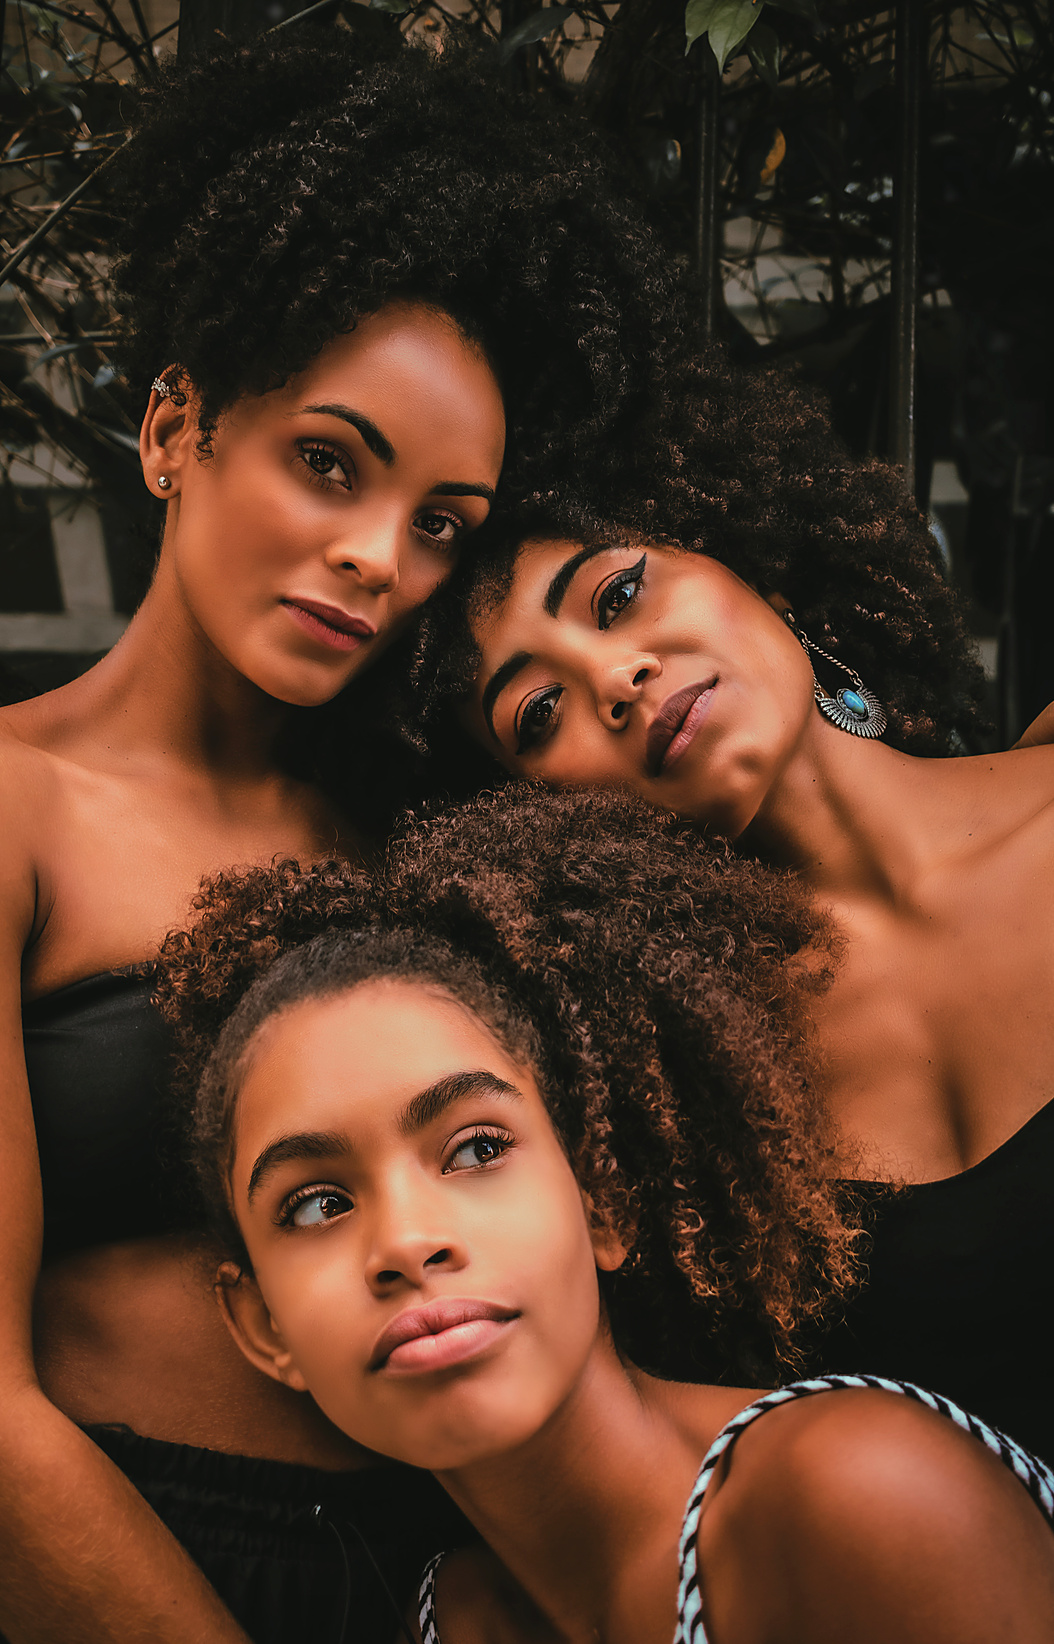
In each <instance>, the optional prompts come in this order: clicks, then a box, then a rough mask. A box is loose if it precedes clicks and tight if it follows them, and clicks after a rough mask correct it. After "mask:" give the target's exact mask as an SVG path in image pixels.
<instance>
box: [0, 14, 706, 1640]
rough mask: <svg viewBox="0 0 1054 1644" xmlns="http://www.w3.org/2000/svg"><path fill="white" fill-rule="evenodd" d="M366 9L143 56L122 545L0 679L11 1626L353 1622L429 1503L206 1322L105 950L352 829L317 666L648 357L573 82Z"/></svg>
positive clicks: (3, 1474)
mask: <svg viewBox="0 0 1054 1644" xmlns="http://www.w3.org/2000/svg"><path fill="white" fill-rule="evenodd" d="M399 38H400V41H401V37H399ZM361 40H362V35H361V31H355V32H352V31H351V29H350V28H344V27H343V26H340V27H337V26H334V27H332V28H329V29H326V30H322V31H320V32H315V29H314V26H313V25H311V24H310V23H308V24H304V25H301V24H299V23H298V24H297V27H296V29H288V30H283V31H281V32H280V33H279V34H276V35H272V36H271V37H270V38H263V39H261V40H258V41H256V42H255V43H253V44H251V45H249V46H245V47H235V46H227V47H222V48H220V49H217V51H216V52H215V53H214V54H213V55H211V56H207V57H204V58H201V59H199V60H196V61H195V60H193V59H192V60H191V61H189V62H180V63H178V64H175V63H168V64H162V65H161V67H160V68H159V70H158V73H157V75H156V78H152V79H151V82H150V84H149V85H147V86H144V87H143V88H141V90H140V92H139V95H138V101H137V103H136V105H135V107H134V109H133V110H132V111H131V121H132V142H131V143H130V144H129V146H128V147H127V148H126V149H125V150H123V151H122V155H121V159H120V162H119V171H120V183H119V193H118V197H117V198H118V216H119V219H120V221H119V228H118V233H117V243H116V248H115V249H116V259H115V263H114V279H115V282H116V291H117V298H118V309H119V313H120V326H121V331H122V341H123V361H124V369H125V372H126V376H127V379H128V383H129V386H130V389H131V390H132V391H133V392H134V393H135V394H137V395H138V396H139V397H140V399H141V403H142V404H143V406H144V407H145V415H144V419H143V425H142V438H141V454H142V467H143V476H144V480H145V483H146V485H147V487H148V489H149V490H150V492H151V493H152V495H153V496H154V497H155V498H156V499H157V503H158V507H159V509H160V508H161V507H162V506H163V507H164V512H165V521H164V532H163V538H162V541H161V546H160V551H159V555H158V562H157V567H156V571H155V574H154V578H153V581H152V584H151V586H150V589H149V592H148V593H147V595H146V598H145V599H144V601H143V604H142V606H141V607H140V609H139V611H138V612H137V613H136V615H135V617H134V618H133V620H132V622H131V624H130V626H129V628H128V630H127V632H126V634H125V635H124V637H123V638H122V639H121V641H120V642H119V644H118V645H117V646H116V647H115V649H114V650H113V651H112V652H111V653H110V654H109V655H108V656H107V657H105V658H104V659H103V660H102V661H101V662H99V663H98V664H97V665H96V666H95V667H94V668H93V669H91V670H90V671H89V672H88V673H87V674H86V675H85V676H84V677H83V678H81V679H78V680H76V681H74V682H73V683H72V684H70V685H68V686H65V687H63V688H62V689H61V690H59V691H56V692H52V693H50V694H48V695H45V696H43V697H40V698H37V699H35V700H33V701H29V702H25V703H20V704H17V705H14V706H11V707H7V708H5V709H4V710H3V711H2V713H0V830H2V833H3V838H4V851H3V864H2V866H0V1000H2V1002H3V1005H2V1008H3V1011H4V1024H5V1025H4V1027H3V1031H2V1033H0V1087H2V1089H3V1091H4V1099H3V1103H2V1104H0V1139H2V1145H3V1148H4V1158H5V1162H6V1174H5V1181H6V1192H5V1195H4V1207H3V1214H2V1225H0V1250H2V1260H0V1270H2V1272H3V1275H4V1277H3V1282H2V1284H0V1339H2V1340H3V1343H4V1349H5V1351H4V1353H3V1354H2V1355H0V1364H2V1366H3V1369H2V1372H0V1478H2V1487H0V1541H2V1543H3V1545H4V1548H5V1557H4V1559H3V1560H2V1561H0V1564H2V1568H0V1634H2V1635H4V1636H5V1637H8V1638H10V1639H11V1640H12V1641H14V1640H17V1641H18V1644H53V1641H54V1640H56V1639H59V1638H62V1639H64V1640H68V1641H69V1644H76V1641H82V1644H87V1641H89V1640H90V1641H91V1644H101V1641H104V1640H112V1641H113V1644H129V1641H130V1640H144V1641H145V1640H149V1641H150V1644H191V1641H195V1644H197V1641H199V1640H203V1639H206V1638H207V1639H208V1640H209V1641H210V1644H238V1641H241V1644H244V1641H245V1638H246V1636H247V1635H248V1636H251V1637H252V1638H253V1639H255V1640H256V1641H257V1644H265V1641H269V1640H272V1639H273V1640H279V1639H281V1640H283V1641H286V1640H289V1639H290V1638H296V1637H299V1636H302V1634H303V1624H304V1616H305V1614H306V1613H307V1610H308V1609H310V1612H311V1614H312V1615H313V1616H314V1618H315V1621H314V1623H313V1625H316V1626H317V1627H318V1629H320V1632H319V1636H320V1637H321V1636H324V1635H325V1629H326V1628H327V1627H328V1628H329V1636H335V1632H336V1628H337V1625H338V1623H339V1620H340V1615H341V1614H342V1613H343V1607H344V1606H345V1604H347V1605H348V1606H349V1607H350V1613H352V1614H353V1615H354V1618H355V1621H354V1627H355V1636H356V1638H357V1639H358V1640H361V1644H374V1641H377V1644H380V1641H381V1640H385V1641H386V1640H387V1638H388V1635H389V1621H388V1617H387V1614H386V1612H385V1610H384V1608H383V1606H384V1605H385V1604H386V1602H387V1601H386V1600H385V1597H384V1592H383V1588H382V1586H381V1585H380V1581H379V1578H378V1575H377V1572H376V1570H375V1569H374V1562H375V1563H376V1565H377V1566H378V1567H379V1569H380V1571H381V1573H382V1574H383V1575H384V1577H385V1579H387V1580H388V1581H389V1582H392V1583H394V1584H395V1585H396V1586H398V1585H399V1584H400V1583H401V1582H402V1581H403V1580H404V1579H405V1578H406V1576H407V1574H408V1572H409V1571H410V1570H411V1569H412V1568H413V1567H414V1566H415V1565H416V1563H417V1562H418V1559H419V1556H420V1554H421V1553H422V1552H423V1551H424V1550H426V1548H427V1546H428V1544H429V1542H430V1541H431V1540H434V1539H435V1537H436V1536H438V1535H439V1534H440V1533H441V1529H442V1523H443V1521H444V1515H446V1517H449V1512H448V1509H447V1507H446V1504H445V1502H444V1500H443V1499H442V1498H441V1497H440V1496H439V1493H438V1491H436V1490H434V1489H432V1488H431V1487H430V1485H429V1484H428V1481H424V1482H423V1483H422V1482H421V1481H420V1480H415V1479H414V1478H413V1477H412V1476H409V1475H404V1474H401V1473H397V1472H395V1471H393V1470H392V1469H390V1468H381V1469H374V1468H367V1467H366V1466H365V1465H364V1464H365V1463H366V1462H367V1461H368V1460H369V1458H368V1457H366V1456H365V1455H364V1453H363V1452H362V1450H361V1449H360V1448H359V1447H357V1446H355V1445H352V1444H350V1443H349V1442H348V1440H347V1439H346V1438H345V1437H344V1435H342V1434H340V1433H338V1432H336V1431H335V1430H334V1429H333V1428H332V1426H331V1424H330V1423H328V1422H327V1421H326V1420H325V1418H324V1417H323V1416H322V1415H321V1414H320V1413H319V1412H318V1411H317V1410H316V1409H314V1407H313V1406H311V1405H310V1403H309V1402H308V1401H305V1400H302V1399H297V1398H293V1397H291V1396H289V1395H287V1394H285V1393H284V1392H283V1390H282V1389H280V1388H278V1387H277V1386H276V1385H275V1384H274V1383H273V1382H271V1381H269V1380H268V1379H267V1378H265V1377H264V1376H261V1375H259V1374H258V1373H256V1372H254V1371H252V1370H251V1368H250V1367H249V1366H248V1365H247V1364H246V1362H245V1360H244V1359H243V1358H242V1357H241V1355H240V1354H238V1353H237V1352H236V1350H235V1349H234V1348H233V1345H232V1344H231V1342H230V1340H229V1338H228V1336H227V1334H226V1332H225V1331H224V1330H222V1328H220V1329H218V1328H217V1326H216V1315H215V1309H214V1307H213V1305H212V1302H211V1299H210V1297H209V1295H208V1287H207V1284H205V1283H203V1282H202V1281H201V1277H200V1267H199V1264H198V1263H197V1260H196V1254H195V1252H196V1241H197V1238H198V1233H197V1230H196V1228H195V1224H194V1220H193V1216H192V1214H191V1213H190V1211H189V1209H188V1207H187V1206H186V1205H185V1204H183V1203H182V1202H181V1201H180V1199H179V1196H178V1194H177V1192H176V1191H175V1189H174V1186H173V1182H172V1180H171V1179H170V1174H169V1173H168V1172H167V1171H166V1168H165V1161H164V1154H165V1147H166V1122H165V1106H164V1082H165V1072H164V1068H165V1063H164V1051H165V1047H164V1044H163V1042H162V1035H161V1029H160V1025H159V1023H158V1022H157V1019H156V1015H155V1013H154V1012H153V1009H152V1006H151V1002H150V995H151V982H150V979H149V976H148V975H144V974H143V973H141V972H140V971H139V970H138V969H137V967H138V966H139V965H140V964H141V963H142V962H144V961H145V962H147V963H149V961H150V960H151V959H152V957H153V955H154V952H155V950H156V947H157V944H158V941H159V940H160V938H161V937H162V936H163V934H164V932H165V931H166V930H167V929H169V928H171V927H172V926H174V925H176V924H178V923H180V922H181V920H182V918H183V916H184V913H185V909H186V906H187V904H188V902H189V899H190V896H191V894H192V892H193V891H194V889H195V888H196V886H197V884H198V883H199V881H200V879H201V877H202V875H203V874H204V873H206V872H212V871H215V870H216V869H218V868H221V867H224V866H227V865H229V864H231V863H234V862H237V863H243V864H244V863H252V862H268V861H270V860H271V859H272V858H273V857H274V856H276V855H279V856H288V855H295V856H296V857H298V858H299V859H301V860H303V861H305V862H308V861H311V860H313V859H315V858H316V857H319V856H327V855H330V854H332V853H333V851H334V850H337V851H344V852H347V853H350V854H353V855H354V854H355V853H356V852H357V851H358V850H359V849H360V848H361V841H362V836H363V832H364V826H363V821H362V814H363V807H362V806H361V804H360V794H359V792H358V791H357V790H358V788H359V786H360V780H361V779H360V776H359V773H358V772H356V771H355V770H353V771H351V772H350V773H349V772H348V771H347V769H346V766H347V760H346V756H345V747H346V736H347V724H346V717H345V716H346V712H347V710H346V709H345V708H344V706H343V704H344V700H345V687H346V686H347V685H348V683H349V681H351V680H352V679H353V678H357V677H358V675H359V674H360V673H361V672H362V670H363V669H365V668H367V667H369V666H370V665H371V664H372V662H373V659H374V658H375V657H376V656H377V655H379V654H380V653H381V652H383V651H384V649H385V648H386V647H387V646H389V645H390V644H391V643H392V641H393V640H395V639H397V637H398V635H399V632H400V630H401V629H402V628H403V627H404V626H405V625H406V624H407V622H408V621H409V619H410V617H411V616H412V613H413V612H414V610H415V608H416V607H417V606H418V605H419V604H420V603H421V602H422V601H423V600H424V599H425V597H426V596H427V595H428V594H429V593H431V592H432V590H433V589H434V588H435V587H436V586H437V585H438V584H439V583H440V582H441V581H442V580H443V579H444V577H446V575H447V574H448V573H449V571H450V569H451V567H452V566H453V564H454V562H455V560H456V558H457V556H458V553H459V552H460V550H461V547H462V545H463V543H464V542H465V541H467V539H468V538H469V536H470V535H471V533H472V532H473V531H474V530H475V529H477V528H478V527H479V526H480V525H481V524H482V522H483V521H484V519H485V518H486V516H487V513H488V510H489V508H490V506H491V504H492V501H493V500H494V497H495V494H496V491H497V488H498V485H499V480H500V478H501V475H502V472H503V470H504V471H505V472H506V473H507V474H508V475H509V476H510V477H511V479H512V480H513V481H514V483H515V484H516V485H518V486H522V485H525V484H530V483H537V482H538V481H537V478H535V480H534V481H532V480H531V476H532V475H535V476H537V474H538V473H539V472H540V469H539V465H540V464H542V463H544V464H545V468H546V471H548V470H549V469H555V470H556V471H557V472H568V471H571V469H572V468H573V467H574V466H575V465H577V464H579V463H581V464H584V465H590V464H591V463H592V462H593V461H594V460H597V461H602V460H603V452H604V450H605V449H606V446H607V444H608V443H609V442H610V441H611V440H612V439H613V438H614V437H615V435H616V432H617V431H619V430H621V429H622V428H623V427H628V426H629V425H630V424H631V423H632V421H633V420H634V418H635V417H636V416H637V415H638V414H639V410H640V406H641V405H642V403H643V402H644V401H645V400H646V399H647V398H648V397H650V396H651V394H652V393H654V392H655V391H656V389H657V387H658V385H659V384H660V383H661V381H662V380H663V377H664V374H665V373H666V372H667V370H668V369H669V362H670V359H671V356H672V349H673V345H672V344H671V347H669V348H667V347H664V346H663V345H662V343H661V339H660V337H659V336H658V334H657V332H658V324H657V321H656V319H655V316H660V315H661V316H662V317H663V323H664V324H665V323H666V322H667V320H668V317H669V314H670V312H671V304H673V307H674V309H675V308H676V301H675V298H674V297H673V296H672V294H671V282H670V276H669V275H668V273H667V271H666V262H665V258H664V257H663V255H662V254H661V252H660V250H659V249H658V247H657V246H655V245H653V243H652V241H651V239H650V238H649V234H648V232H647V230H646V228H645V226H644V225H643V223H642V221H641V220H640V219H639V218H638V216H637V215H636V214H635V212H634V209H633V207H632V205H631V204H630V203H628V196H627V194H626V190H625V187H624V185H623V183H622V181H621V180H620V178H619V177H618V176H617V175H616V174H615V173H614V172H613V171H612V169H611V167H610V165H609V162H608V161H607V159H606V158H605V156H604V154H603V153H602V152H601V151H600V149H599V146H598V143H594V142H593V141H592V140H591V139H590V138H589V136H588V134H587V133H586V131H585V129H584V128H583V127H581V126H580V125H579V124H578V123H577V122H576V121H575V120H574V119H573V118H571V117H570V116H567V117H565V116H564V115H562V114H560V113H559V112H553V113H549V112H547V111H546V110H545V109H544V108H543V107H542V106H540V105H539V104H538V103H537V102H536V101H535V100H533V99H531V98H529V97H527V96H526V95H519V94H517V93H516V91H515V90H514V88H513V87H512V86H511V85H510V84H509V82H508V79H507V77H506V76H505V75H504V73H503V72H502V71H501V69H500V66H499V65H497V64H495V63H494V62H490V61H488V60H486V58H485V56H480V55H476V54H475V53H474V52H472V51H469V50H467V49H466V50H462V49H461V48H460V47H459V46H458V45H457V43H456V42H455V41H454V40H452V39H448V40H447V41H445V43H444V49H443V51H442V52H441V53H438V52H434V51H432V50H430V49H428V48H426V47H420V48H418V47H416V46H412V45H403V44H402V43H400V44H399V45H398V46H396V45H395V44H394V42H393V43H392V49H391V52H390V53H388V54H386V53H384V52H381V53H380V54H379V59H380V60H378V61H373V62H371V61H370V60H369V54H367V56H364V55H363V52H362V47H361ZM373 55H374V56H377V55H378V54H377V53H374V54H373ZM117 169H118V168H116V167H115V171H116V170H117ZM338 776H339V777H340V781H339V782H338V780H337V778H338ZM20 1014H21V1027H22V1033H21V1036H20V1035H19V1031H18V1030H19V1025H20ZM31 1319H32V1324H33V1328H32V1329H31ZM352 1501H354V1502H355V1504H356V1514H357V1517H358V1518H359V1519H360V1520H361V1521H362V1522H363V1525H364V1528H365V1532H366V1534H367V1537H368V1539H369V1543H370V1545H369V1547H368V1548H367V1547H365V1546H356V1547H353V1548H352V1549H351V1550H350V1553H349V1555H348V1556H349V1558H350V1575H349V1577H348V1580H349V1581H350V1587H348V1589H347V1591H345V1587H346V1581H345V1571H344V1553H343V1552H342V1550H341V1548H340V1546H339V1545H337V1544H336V1543H335V1540H334V1537H333V1535H332V1531H331V1528H330V1525H329V1523H328V1521H327V1520H325V1519H324V1518H322V1519H320V1518H318V1517H317V1516H315V1515H314V1512H313V1509H314V1508H315V1507H316V1506H318V1505H323V1504H327V1503H328V1504H329V1506H330V1507H331V1508H332V1509H333V1510H334V1511H337V1510H344V1509H345V1508H346V1507H347V1504H348V1503H349V1502H352ZM180 1543H182V1546H181V1545H180ZM188 1555H189V1556H188ZM206 1578H208V1579H206ZM210 1583H211V1585H210ZM217 1593H218V1594H219V1595H220V1596H217ZM378 1606H380V1608H378Z"/></svg>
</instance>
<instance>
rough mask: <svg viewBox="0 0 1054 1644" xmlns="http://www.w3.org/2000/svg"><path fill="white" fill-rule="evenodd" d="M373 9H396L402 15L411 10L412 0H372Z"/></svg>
mask: <svg viewBox="0 0 1054 1644" xmlns="http://www.w3.org/2000/svg"><path fill="white" fill-rule="evenodd" d="M370 10H371V11H394V12H397V13H398V14H399V16H402V14H403V12H404V11H409V10H410V0H370Z"/></svg>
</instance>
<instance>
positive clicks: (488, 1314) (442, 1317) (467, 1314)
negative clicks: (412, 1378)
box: [370, 1297, 518, 1374]
mask: <svg viewBox="0 0 1054 1644" xmlns="http://www.w3.org/2000/svg"><path fill="white" fill-rule="evenodd" d="M517 1317H518V1314H517V1313H516V1311H515V1309H513V1308H511V1307H499V1306H498V1305H497V1303H496V1302H487V1301H475V1300H471V1299H468V1298H460V1297H455V1298H450V1299H449V1300H446V1301H436V1302H428V1303H427V1304H426V1306H424V1307H410V1308H407V1310H406V1312H405V1313H400V1314H399V1315H398V1317H397V1318H394V1319H393V1320H392V1322H391V1324H389V1325H388V1327H387V1328H386V1329H385V1330H382V1332H381V1334H380V1336H379V1337H378V1339H377V1342H376V1343H375V1345H374V1349H373V1352H372V1353H371V1355H370V1369H371V1370H399V1371H403V1372H411V1373H412V1372H416V1373H417V1374H421V1373H422V1372H425V1371H429V1370H446V1369H448V1368H449V1366H450V1365H453V1364H462V1363H463V1362H464V1361H465V1360H466V1359H470V1358H474V1357H475V1356H476V1354H478V1353H481V1352H483V1351H484V1349H485V1348H487V1347H489V1346H490V1344H491V1343H492V1342H493V1341H495V1340H496V1339H497V1337H498V1336H500V1335H501V1334H502V1333H503V1331H504V1330H505V1328H506V1326H507V1325H509V1324H510V1323H511V1322H512V1320H513V1319H515V1318H517Z"/></svg>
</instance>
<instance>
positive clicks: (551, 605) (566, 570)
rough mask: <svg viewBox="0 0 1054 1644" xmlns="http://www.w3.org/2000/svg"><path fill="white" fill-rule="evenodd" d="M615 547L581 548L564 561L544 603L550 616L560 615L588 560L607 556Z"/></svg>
mask: <svg viewBox="0 0 1054 1644" xmlns="http://www.w3.org/2000/svg"><path fill="white" fill-rule="evenodd" d="M614 546H615V544H614V543H610V542H594V543H591V544H590V545H589V546H588V547H586V548H580V549H579V550H578V552H577V554H572V555H571V558H570V559H569V560H565V561H564V563H563V565H561V567H560V569H559V570H558V571H557V573H556V575H555V576H554V578H553V580H552V582H550V584H549V587H548V588H547V589H546V593H545V599H544V600H543V601H542V604H543V605H544V607H545V610H546V614H547V615H548V616H551V617H555V616H559V615H560V606H561V605H562V604H563V599H564V595H565V594H566V592H567V590H568V588H570V586H571V584H572V582H573V581H574V579H575V576H576V574H577V572H578V571H579V569H580V568H581V567H582V566H583V565H584V564H585V563H586V560H587V559H595V558H596V556H597V554H606V553H608V551H609V550H610V549H611V548H613V547H614Z"/></svg>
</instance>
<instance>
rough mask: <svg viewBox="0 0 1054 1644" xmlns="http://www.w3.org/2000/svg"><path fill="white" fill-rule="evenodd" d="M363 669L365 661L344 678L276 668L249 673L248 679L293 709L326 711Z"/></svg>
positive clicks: (247, 673)
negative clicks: (324, 709)
mask: <svg viewBox="0 0 1054 1644" xmlns="http://www.w3.org/2000/svg"><path fill="white" fill-rule="evenodd" d="M363 666H364V662H359V663H358V665H357V666H356V667H354V668H353V669H352V670H351V671H350V672H348V673H345V674H342V675H341V676H340V678H335V677H334V676H333V675H332V674H322V675H320V674H319V673H318V672H316V671H314V670H312V671H311V672H301V673H299V674H294V673H293V672H292V671H284V672H279V670H278V669H276V668H267V669H265V668H258V669H253V671H252V672H248V671H246V675H245V677H246V678H247V679H248V680H250V681H251V682H252V684H254V685H255V686H256V687H257V689H258V690H260V691H263V693H264V694H265V696H269V697H271V699H272V700H273V701H275V702H284V703H285V704H286V706H287V707H289V708H323V707H325V705H326V703H327V702H332V701H333V699H334V697H338V696H339V695H340V693H341V691H343V690H344V688H345V686H347V685H350V684H351V683H352V682H353V681H354V680H355V679H357V678H358V676H359V674H360V673H361V672H362V669H363Z"/></svg>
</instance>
